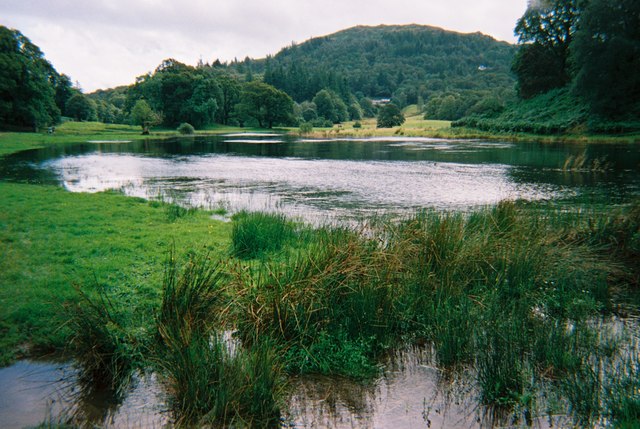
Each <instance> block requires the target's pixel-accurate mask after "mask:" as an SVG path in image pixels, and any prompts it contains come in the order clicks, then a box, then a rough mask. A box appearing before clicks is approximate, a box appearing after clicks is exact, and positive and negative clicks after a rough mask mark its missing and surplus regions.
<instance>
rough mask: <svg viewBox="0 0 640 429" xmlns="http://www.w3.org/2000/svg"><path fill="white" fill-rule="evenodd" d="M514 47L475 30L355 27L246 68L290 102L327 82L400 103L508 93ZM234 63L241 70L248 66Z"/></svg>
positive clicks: (307, 96) (511, 83)
mask: <svg viewBox="0 0 640 429" xmlns="http://www.w3.org/2000/svg"><path fill="white" fill-rule="evenodd" d="M514 52H515V46H514V45H510V44H509V43H506V42H498V41H496V40H495V39H493V38H491V37H489V36H486V35H483V34H480V33H473V34H462V33H456V32H452V31H447V30H443V29H440V28H435V27H429V26H421V25H404V26H384V25H381V26H377V27H365V26H359V27H353V28H350V29H347V30H343V31H340V32H337V33H334V34H330V35H328V36H323V37H316V38H313V39H310V40H308V41H306V42H304V43H301V44H297V45H296V44H294V45H292V46H289V47H286V48H284V49H282V50H281V51H280V52H279V53H278V54H276V55H275V56H273V57H269V58H267V59H263V60H256V61H253V62H252V63H251V64H250V66H251V68H252V69H253V70H254V71H257V72H258V73H260V72H262V73H264V80H265V82H267V83H270V84H272V85H274V86H276V87H277V88H279V89H282V90H284V91H286V92H287V93H288V94H289V95H291V96H292V97H293V98H294V99H295V100H296V101H303V100H310V99H311V98H312V97H313V95H314V94H315V93H316V92H317V91H318V90H320V89H322V88H325V87H329V88H333V89H334V90H336V91H337V92H339V93H344V92H345V91H346V90H348V91H349V92H351V93H354V94H357V93H360V94H362V95H364V96H366V97H371V98H388V97H394V98H395V99H396V101H397V102H398V103H399V104H405V105H406V104H415V103H419V98H422V99H423V100H426V99H428V98H429V97H430V96H432V95H434V94H437V93H446V92H454V93H455V92H473V91H479V92H485V91H489V90H490V91H491V92H492V93H494V94H496V93H497V94H501V93H503V92H505V91H506V92H510V91H512V90H513V87H514V83H515V81H514V78H513V76H512V75H511V73H510V67H511V61H512V58H513V55H514ZM237 64H238V65H240V66H241V69H242V67H246V66H248V65H249V64H247V62H244V63H237ZM232 67H233V65H232ZM240 71H242V70H240Z"/></svg>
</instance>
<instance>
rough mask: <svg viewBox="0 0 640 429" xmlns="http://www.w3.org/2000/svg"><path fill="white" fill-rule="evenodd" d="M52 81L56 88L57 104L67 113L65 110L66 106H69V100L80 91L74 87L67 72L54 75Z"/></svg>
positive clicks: (61, 110)
mask: <svg viewBox="0 0 640 429" xmlns="http://www.w3.org/2000/svg"><path fill="white" fill-rule="evenodd" d="M52 83H53V88H54V90H55V100H56V106H58V109H60V112H62V113H63V114H64V115H66V114H67V113H66V112H65V108H66V106H67V101H69V99H70V98H71V97H72V96H73V95H74V94H78V93H79V92H80V91H78V90H77V89H75V88H74V87H73V82H71V78H70V77H69V76H67V75H66V74H61V75H57V76H54V77H53V80H52Z"/></svg>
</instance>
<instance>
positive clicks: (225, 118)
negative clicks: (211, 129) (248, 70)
mask: <svg viewBox="0 0 640 429" xmlns="http://www.w3.org/2000/svg"><path fill="white" fill-rule="evenodd" d="M217 80H218V84H219V86H220V96H221V99H220V102H219V103H218V111H217V113H216V120H217V122H219V123H221V124H224V125H228V124H229V121H230V120H231V118H232V116H233V115H234V109H235V106H236V104H238V102H239V101H240V90H241V86H240V82H238V80H237V79H235V78H234V77H231V76H229V75H227V74H224V73H220V74H219V75H218V76H217Z"/></svg>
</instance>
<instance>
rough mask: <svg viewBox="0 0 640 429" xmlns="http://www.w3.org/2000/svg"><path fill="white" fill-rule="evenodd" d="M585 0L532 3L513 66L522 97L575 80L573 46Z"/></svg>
mask: <svg viewBox="0 0 640 429" xmlns="http://www.w3.org/2000/svg"><path fill="white" fill-rule="evenodd" d="M582 3H583V0H530V1H529V5H528V7H527V10H526V12H525V13H524V15H523V16H522V17H521V18H520V19H519V20H518V22H517V24H516V28H515V34H516V35H517V36H518V40H519V42H520V44H521V45H520V48H519V50H518V53H517V54H516V57H515V59H514V62H513V65H512V71H513V72H514V73H515V75H516V77H517V80H518V83H517V90H518V94H519V95H520V96H521V97H522V98H531V97H533V96H535V95H537V94H541V93H544V92H547V91H549V90H550V89H552V88H559V87H562V86H565V85H566V84H567V83H569V82H570V81H571V73H570V67H569V61H568V59H569V47H570V46H571V42H572V40H573V36H574V34H575V32H576V29H577V25H578V18H579V15H580V10H581V5H582Z"/></svg>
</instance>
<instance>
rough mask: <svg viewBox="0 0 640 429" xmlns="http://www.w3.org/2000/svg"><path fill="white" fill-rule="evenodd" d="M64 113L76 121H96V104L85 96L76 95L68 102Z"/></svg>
mask: <svg viewBox="0 0 640 429" xmlns="http://www.w3.org/2000/svg"><path fill="white" fill-rule="evenodd" d="M64 113H65V115H67V116H70V117H72V118H73V119H75V120H76V121H94V120H95V119H96V114H97V107H96V103H95V102H94V101H93V100H91V99H90V98H89V97H87V96H86V95H84V94H80V93H78V94H74V95H72V96H71V97H69V99H68V100H67V103H66V105H65V108H64Z"/></svg>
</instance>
